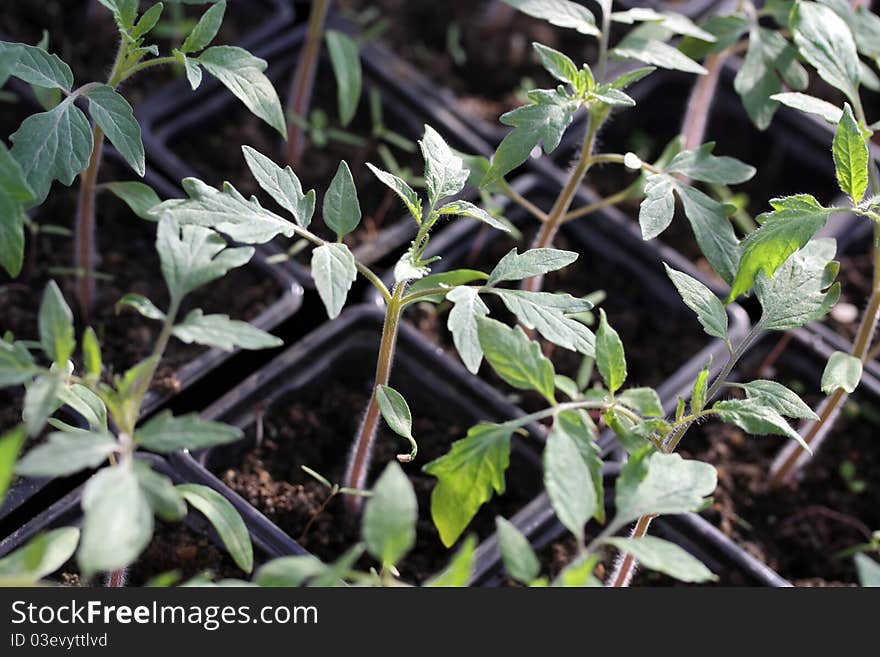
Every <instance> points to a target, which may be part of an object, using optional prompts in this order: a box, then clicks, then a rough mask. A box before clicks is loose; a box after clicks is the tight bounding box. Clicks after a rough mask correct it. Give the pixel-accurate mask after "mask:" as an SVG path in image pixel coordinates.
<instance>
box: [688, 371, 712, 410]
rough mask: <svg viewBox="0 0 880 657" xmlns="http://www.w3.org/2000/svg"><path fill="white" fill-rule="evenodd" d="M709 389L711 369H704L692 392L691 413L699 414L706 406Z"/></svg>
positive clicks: (698, 376)
mask: <svg viewBox="0 0 880 657" xmlns="http://www.w3.org/2000/svg"><path fill="white" fill-rule="evenodd" d="M708 387H709V368H708V367H704V368H703V369H702V370H700V373H699V374H698V375H697V380H696V381H694V387H693V388H692V390H691V412H693V413H699V412H700V411H702V410H703V408H705V406H706V394H707V389H708Z"/></svg>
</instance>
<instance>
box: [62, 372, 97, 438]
mask: <svg viewBox="0 0 880 657" xmlns="http://www.w3.org/2000/svg"><path fill="white" fill-rule="evenodd" d="M56 398H57V400H58V401H59V402H61V403H64V404H67V405H68V406H70V407H71V408H72V409H73V410H75V411H76V412H77V413H79V414H80V415H82V416H83V418H84V419H85V421H86V422H87V423H88V425H89V428H90V429H91V430H92V431H99V432H104V433H107V408H106V406H104V402H103V401H101V398H100V397H99V396H98V395H97V394H96V393H94V392H92V391H91V390H90V389H89V388H87V387H85V386H84V385H82V384H79V383H74V384H73V385H71V386H70V387H68V386H65V385H62V386H59V388H58V391H57V393H56Z"/></svg>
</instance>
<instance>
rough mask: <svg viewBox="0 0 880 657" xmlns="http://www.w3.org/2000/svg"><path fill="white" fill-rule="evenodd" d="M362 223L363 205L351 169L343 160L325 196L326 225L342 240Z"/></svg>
mask: <svg viewBox="0 0 880 657" xmlns="http://www.w3.org/2000/svg"><path fill="white" fill-rule="evenodd" d="M360 221H361V205H360V202H359V201H358V194H357V187H355V184H354V178H352V176H351V169H349V168H348V164H347V163H346V162H345V160H343V161H342V162H340V163H339V168H338V169H337V170H336V175H335V176H333V180H331V181H330V186H329V187H328V188H327V193H326V194H324V223H325V224H327V227H328V228H329V229H330V230H332V231H333V232H334V233H336V236H337V237H338V238H339V239H340V240H341V239H342V238H343V237H345V236H346V235H348V234H349V233H350V232H352V231H353V230H354V229H355V228H357V226H358V224H359V223H360Z"/></svg>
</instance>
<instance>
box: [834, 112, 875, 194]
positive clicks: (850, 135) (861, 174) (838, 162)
mask: <svg viewBox="0 0 880 657" xmlns="http://www.w3.org/2000/svg"><path fill="white" fill-rule="evenodd" d="M831 153H832V155H833V156H834V170H835V173H836V174H837V183H838V184H839V185H840V189H841V190H842V191H843V193H844V194H847V195H848V196H849V197H850V198H851V199H852V202H853V204H854V205H858V203H859V201H861V200H862V199H863V198H864V197H865V192H866V191H867V190H868V145H867V144H866V143H865V137H864V135H863V134H862V129H861V128H860V127H859V124H858V122H857V121H856V118H855V116H853V112H852V108H851V107H850V106H849V103H847V104H845V105H844V106H843V116H842V117H841V119H840V123H838V124H837V131H836V132H835V133H834V143H833V144H832V147H831Z"/></svg>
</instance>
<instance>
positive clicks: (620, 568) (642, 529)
mask: <svg viewBox="0 0 880 657" xmlns="http://www.w3.org/2000/svg"><path fill="white" fill-rule="evenodd" d="M656 517H657V516H642V517H641V518H639V519H638V522H636V525H635V527H633V530H632V532H630V538H642V537H643V536H644V535H645V534H647V533H648V528H649V527H650V526H651V521H652V520H653V519H654V518H656ZM636 564H637V562H636V560H635V557H633V555H631V554H630V553H629V552H627V553H625V554H624V555H623V558H622V559H620V560H619V561H618V562H617V566H616V567H615V568H614V571H613V572H612V573H611V578H610V579H609V580H608V582H609V584H608V586H612V587H615V588H620V587H625V586H629V583H630V581H631V580H632V576H633V574H634V573H635V568H636Z"/></svg>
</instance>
